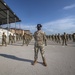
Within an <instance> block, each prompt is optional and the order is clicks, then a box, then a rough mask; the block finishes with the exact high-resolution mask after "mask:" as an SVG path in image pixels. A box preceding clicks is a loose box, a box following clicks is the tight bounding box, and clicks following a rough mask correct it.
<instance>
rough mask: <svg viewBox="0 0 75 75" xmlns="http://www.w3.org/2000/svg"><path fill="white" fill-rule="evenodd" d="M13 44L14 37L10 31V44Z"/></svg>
mask: <svg viewBox="0 0 75 75" xmlns="http://www.w3.org/2000/svg"><path fill="white" fill-rule="evenodd" d="M10 43H11V44H12V43H13V39H12V35H11V33H10V35H9V44H10Z"/></svg>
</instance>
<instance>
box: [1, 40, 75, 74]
mask: <svg viewBox="0 0 75 75" xmlns="http://www.w3.org/2000/svg"><path fill="white" fill-rule="evenodd" d="M45 58H46V62H47V67H45V66H43V64H42V58H41V54H40V52H39V55H38V63H37V64H36V65H34V66H33V65H32V62H33V60H34V40H32V41H31V43H30V44H29V45H28V46H26V45H24V46H22V41H19V42H17V43H15V44H13V45H8V46H7V47H6V46H0V75H75V43H73V42H72V41H71V42H68V46H62V45H60V44H57V43H55V42H53V41H48V45H47V46H45Z"/></svg>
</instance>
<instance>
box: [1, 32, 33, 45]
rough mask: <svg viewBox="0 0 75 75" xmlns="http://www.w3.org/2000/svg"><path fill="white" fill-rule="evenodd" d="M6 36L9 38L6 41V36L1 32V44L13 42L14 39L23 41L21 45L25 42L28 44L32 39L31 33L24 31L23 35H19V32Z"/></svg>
mask: <svg viewBox="0 0 75 75" xmlns="http://www.w3.org/2000/svg"><path fill="white" fill-rule="evenodd" d="M8 38H9V40H8V41H7V36H6V34H5V33H4V32H3V34H2V46H3V45H5V46H7V45H9V44H13V43H15V42H16V41H20V40H22V41H23V43H22V45H24V44H26V45H27V46H28V44H29V43H30V41H31V39H32V35H31V34H27V33H24V35H21V34H16V35H14V34H13V35H11V33H10V34H9V36H8Z"/></svg>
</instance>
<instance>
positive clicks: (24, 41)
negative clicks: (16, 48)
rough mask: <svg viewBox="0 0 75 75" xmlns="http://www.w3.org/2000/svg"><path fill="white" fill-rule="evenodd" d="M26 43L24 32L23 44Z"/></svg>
mask: <svg viewBox="0 0 75 75" xmlns="http://www.w3.org/2000/svg"><path fill="white" fill-rule="evenodd" d="M24 44H26V33H24V35H23V45H24Z"/></svg>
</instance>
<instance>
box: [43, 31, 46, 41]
mask: <svg viewBox="0 0 75 75" xmlns="http://www.w3.org/2000/svg"><path fill="white" fill-rule="evenodd" d="M43 37H44V41H46V40H47V38H46V33H45V32H44V36H43Z"/></svg>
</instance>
